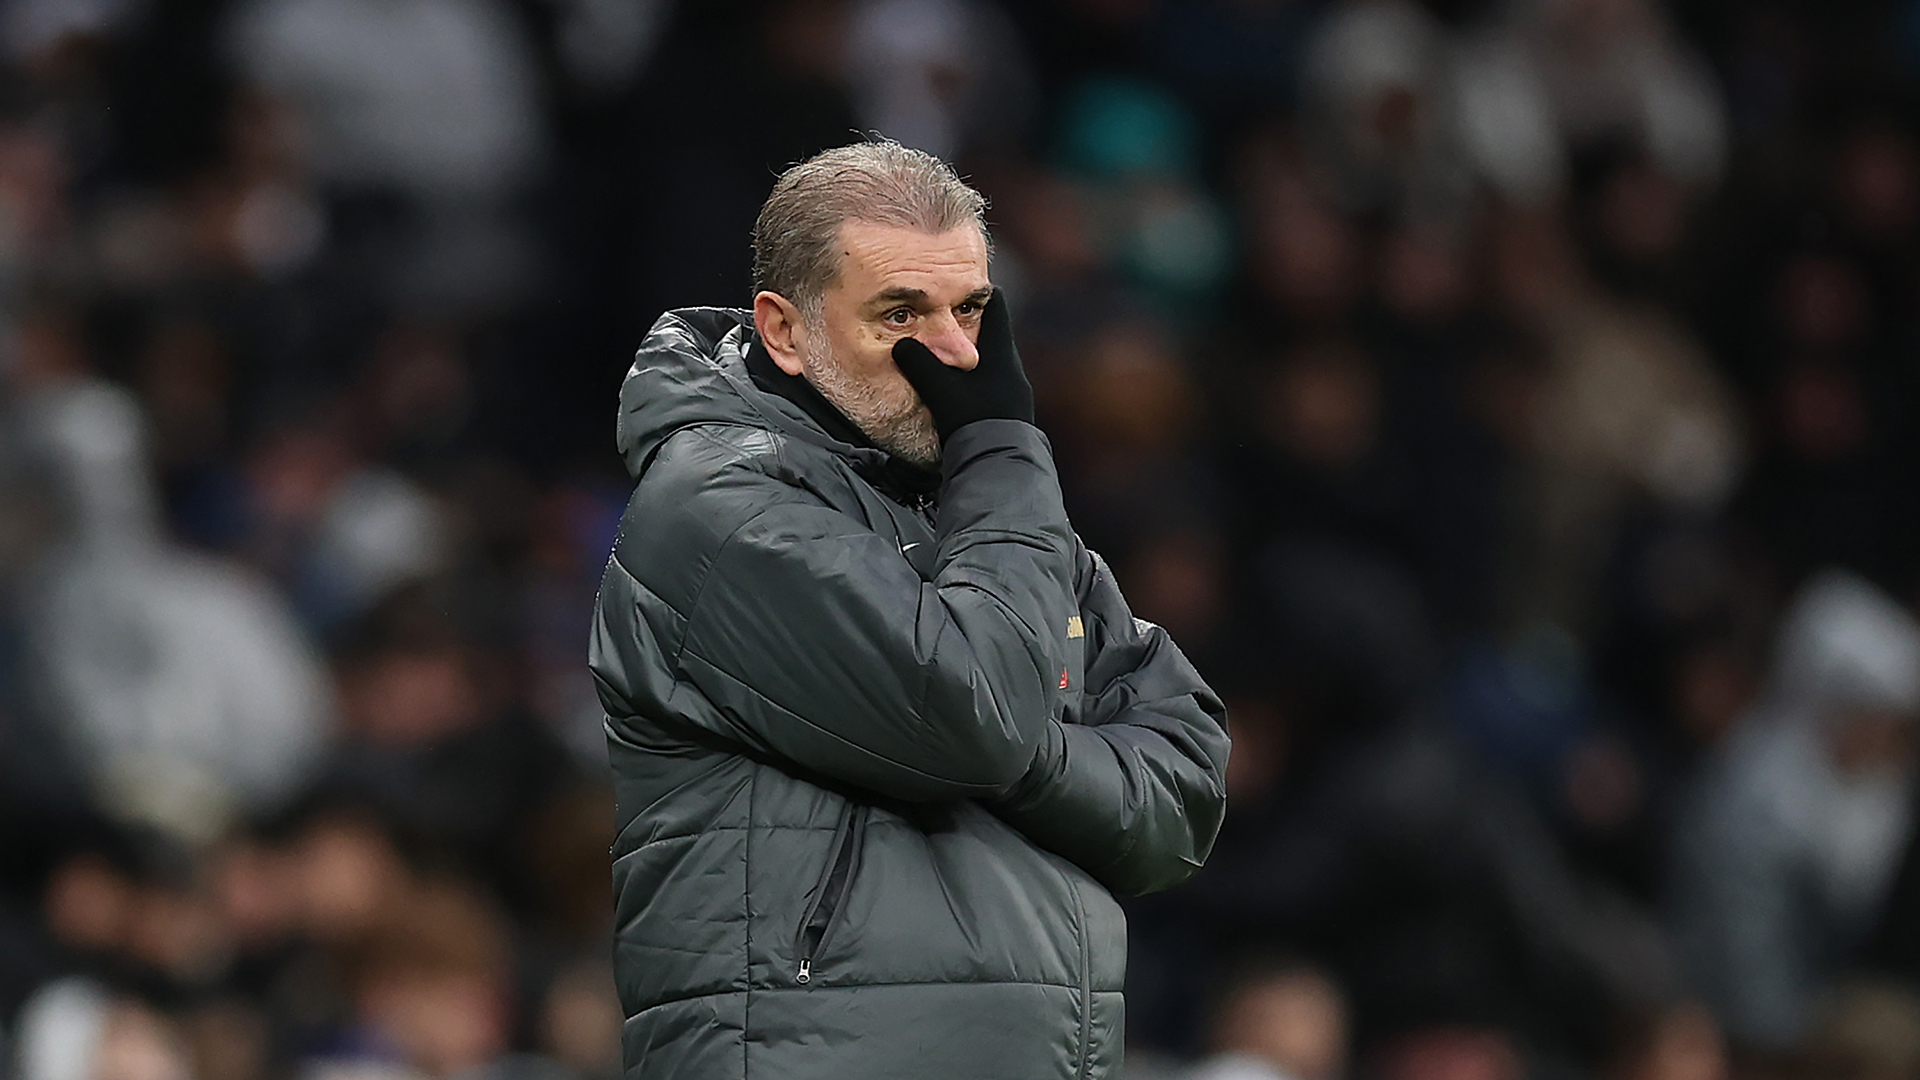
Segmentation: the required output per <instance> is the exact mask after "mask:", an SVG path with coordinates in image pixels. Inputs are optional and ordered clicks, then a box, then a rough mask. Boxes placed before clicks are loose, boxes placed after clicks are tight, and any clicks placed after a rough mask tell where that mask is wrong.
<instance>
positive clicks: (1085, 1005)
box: [1062, 875, 1093, 1080]
mask: <svg viewBox="0 0 1920 1080" xmlns="http://www.w3.org/2000/svg"><path fill="white" fill-rule="evenodd" d="M1062 876H1063V877H1064V876H1065V875H1062ZM1066 881H1067V891H1068V892H1071V893H1072V894H1073V909H1074V915H1075V916H1076V918H1077V920H1078V926H1077V930H1078V933H1077V934H1075V935H1074V936H1076V937H1078V938H1079V939H1080V1067H1079V1068H1078V1069H1076V1070H1075V1071H1074V1076H1075V1077H1076V1078H1077V1080H1087V1070H1088V1069H1090V1068H1091V1067H1092V1066H1093V956H1092V947H1091V946H1090V945H1089V943H1088V941H1087V934H1088V929H1087V904H1086V901H1085V900H1084V899H1082V898H1081V896H1080V886H1079V885H1076V884H1075V883H1074V881H1073V879H1072V878H1067V879H1066Z"/></svg>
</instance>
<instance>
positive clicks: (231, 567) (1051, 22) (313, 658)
mask: <svg viewBox="0 0 1920 1080" xmlns="http://www.w3.org/2000/svg"><path fill="white" fill-rule="evenodd" d="M1916 102H1920V3H1916V2H1915V0H1671V2H1668V3H1660V2H1658V0H1051V2H1039V0H1024V2H1017V3H1016V2H1013V0H1004V2H994V0H764V2H749V0H698V2H695V0H681V2H678V3H676V2H673V0H0V1031H3V1032H4V1033H5V1034H4V1036H0V1042H4V1050H3V1051H0V1060H4V1061H5V1062H7V1065H6V1069H8V1070H10V1071H11V1072H12V1074H13V1075H14V1076H16V1077H17V1078H18V1080H448V1078H453V1077H461V1078H463V1080H482V1078H485V1080H521V1078H523V1077H524V1078H528V1080H608V1078H611V1077H612V1076H614V1075H615V1073H616V1072H617V1071H618V1069H619V1056H618V1044H617V1036H618V1030H619V1022H620V1017H619V1014H618V1011H617V1008H616V1006H615V1005H614V1003H613V1000H612V996H611V984H610V976H609V971H608V952H609V950H608V943H607V942H608V928H609V925H610V921H611V918H612V916H611V910H610V903H609V889H610V886H609V875H608V865H607V855H606V848H607V844H608V842H609V840H610V838H611V837H610V833H611V818H612V803H611V798H610V795H609V791H608V781H607V777H606V775H605V758H604V750H603V747H602V736H601V730H600V725H601V715H600V713H599V710H598V708H597V706H596V703H595V700H594V696H593V691H592V686H591V683H590V681H589V678H588V676H587V673H586V671H585V667H584V656H585V652H584V650H585V641H586V630H587V625H588V617H589V612H590V609H591V605H592V602H593V595H594V590H595V587H596V584H597V580H598V575H599V572H600V569H601V567H602V565H603V562H604V559H605V557H606V553H607V551H608V549H609V546H610V542H611V537H612V530H613V526H614V523H615V521H616V519H617V517H618V515H619V512H620V509H621V507H622V505H623V503H624V500H625V496H626V490H627V481H626V477H625V476H624V474H623V473H622V471H621V468H620V461H619V458H618V457H617V455H616V454H615V452H614V450H613V446H612V436H613V419H614V411H615V400H616V396H615V395H616V388H617V386H618V383H619V380H620V377H621V375H622V374H623V372H624V370H625V367H626V365H627V362H628V358H629V357H630V356H631V353H632V350H633V348H634V346H635V345H636V344H637V343H638V341H639V339H640V337H641V336H642V335H643V333H644V332H645V331H646V329H647V327H648V326H649V325H650V324H651V323H652V321H653V320H654V319H655V318H656V317H657V316H658V315H659V313H660V312H661V311H662V310H663V309H666V308H669V307H675V306H682V305H689V304H722V305H740V304H744V303H745V302H746V301H747V299H748V296H749V293H748V287H749V282H748V276H747V272H748V251H747V241H748V230H749V227H750V225H751V222H752V218H753V215H754V213H755V211H756V210H757V208H758V206H759V203H760V201H761V200H762V199H763V198H764V196H765V194H766V192H767V191H768V190H769V189H770V187H771V185H772V182H773V178H774V176H775V174H776V173H777V172H778V170H779V169H781V168H782V167H783V166H785V165H787V164H790V163H792V162H794V161H797V160H799V159H802V158H804V157H806V156H808V155H809V154H811V153H813V152H815V151H817V150H819V149H822V148H824V147H827V146H832V145H837V144H841V143H844V142H847V141H850V140H851V139H853V138H855V137H856V136H857V133H859V132H865V131H879V132H883V133H885V134H887V135H889V136H892V137H895V138H898V139H900V140H902V141H904V142H907V143H909V144H911V145H914V146H918V147H922V148H924V149H927V150H931V151H934V152H936V153H939V154H941V155H943V156H945V157H947V158H949V159H950V160H953V161H955V162H957V163H958V164H959V165H960V167H961V169H962V170H963V171H964V172H965V173H966V174H967V175H969V176H970V177H972V178H973V180H974V181H975V182H976V183H977V184H978V186H980V187H981V188H982V189H983V190H984V191H985V192H986V193H987V194H988V195H989V197H990V198H991V199H992V201H993V208H992V211H991V221H992V224H993V228H994V233H995V238H996V241H997V245H998V251H997V255H996V265H995V270H994V273H995V277H996V279H997V280H998V281H999V282H1001V283H1002V284H1003V285H1004V286H1006V287H1007V288H1008V290H1009V292H1010V293H1011V294H1012V295H1013V296H1014V297H1015V298H1016V303H1017V305H1018V309H1019V326H1020V335H1021V344H1022V351H1023V353H1024V354H1025V356H1026V357H1027V358H1028V362H1029V366H1030V368H1031V374H1032V377H1033V381H1034V384H1035V387H1036V391H1037V393H1038V395H1039V398H1040V409H1041V413H1042V423H1043V425H1044V426H1045V427H1046V429H1047V431H1048V432H1049V434H1050V435H1051V436H1052V438H1053V441H1054V445H1055V447H1056V450H1057V452H1058V456H1059V459H1060V463H1061V468H1062V474H1063V479H1064V483H1065V485H1066V489H1067V496H1068V503H1069V507H1070V510H1071V512H1072V514H1073V517H1074V520H1075V522H1076V523H1077V525H1078V527H1079V528H1080V529H1081V530H1082V532H1083V534H1084V536H1085V538H1086V540H1087V541H1088V543H1089V544H1090V545H1092V546H1093V547H1095V548H1097V549H1099V550H1101V551H1102V552H1104V553H1105V554H1106V555H1107V556H1108V557H1109V558H1110V559H1111V561H1112V562H1113V564H1114V565H1115V567H1116V568H1117V572H1118V573H1119V575H1120V578H1121V580H1122V583H1123V585H1124V587H1125V589H1126V591H1127V593H1128V595H1129V597H1130V598H1131V600H1132V602H1133V604H1134V606H1135V608H1136V610H1137V612H1138V613H1139V614H1141V615H1142V616H1144V617H1147V618H1150V619H1153V620H1155V621H1157V622H1160V623H1162V624H1164V625H1166V626H1167V627H1168V628H1169V629H1170V630H1171V631H1172V632H1173V634H1174V636H1175V637H1176V638H1177V639H1178V640H1179V641H1180V642H1181V643H1182V645H1183V646H1184V647H1185V648H1186V650H1187V651H1188V652H1189V653H1190V654H1191V655H1192V656H1193V657H1194V658H1195V659H1196V661H1197V662H1198V663H1199V664H1200V666H1201V669H1202V670H1203V671H1204V672H1205V673H1207V674H1208V676H1209V678H1210V679H1211V680H1212V681H1213V682H1214V684H1215V685H1216V686H1217V687H1218V688H1219V689H1220V691H1221V692H1222V694H1223V695H1224V696H1225V697H1226V698H1227V699H1228V701H1229V702H1230V705H1231V715H1232V723H1233V734H1234V742H1235V749H1234V755H1233V761H1232V770H1231V775H1230V776H1229V784H1230V787H1231V802H1230V817H1229V819H1228V821H1227V824H1226V827H1225V831H1224V833H1223V835H1222V836H1221V839H1220V842H1219V846H1218V848H1217V849H1216V851H1215V853H1214V856H1213V859H1212V861H1211V863H1210V864H1209V866H1208V867H1207V869H1206V870H1205V871H1204V873H1202V874H1201V875H1200V877H1199V878H1198V879H1196V880H1195V881H1194V882H1193V883H1192V884H1191V885H1189V886H1187V887H1185V888H1182V889H1180V890H1177V891H1174V892H1171V893H1168V894H1164V895H1160V896H1154V897H1148V898H1145V899H1143V900H1141V901H1138V902H1134V903H1132V904H1130V915H1131V920H1132V964H1131V969H1130V976H1129V978H1130V985H1129V994H1128V1003H1129V1016H1128V1023H1129V1042H1130V1052H1129V1053H1130V1065H1129V1069H1130V1075H1131V1076H1133V1077H1136V1078H1149V1080H1187V1078H1190V1080H1275V1078H1284V1080H1344V1078H1355V1080H1536V1078H1537V1080H1582V1078H1590V1080H1736V1078H1746V1077H1756V1078H1782V1080H1797V1078H1806V1080H1813V1078H1820V1080H1902V1078H1906V1080H1911V1078H1915V1077H1920V845H1917V844H1916V829H1915V821H1914V804H1915V800H1916V798H1917V797H1920V786H1917V785H1916V782H1915V781H1916V773H1915V764H1914V762H1915V758H1914V749H1913V748H1914V745H1915V739H1914V737H1913V733H1914V724H1915V721H1916V718H1920V625H1916V621H1915V618H1914V615H1913V612H1912V608H1913V605H1915V604H1916V602H1920V486H1916V484H1917V482H1920V476H1917V475H1916V473H1920V422H1917V420H1920V418H1916V416H1915V413H1916V410H1920V336H1917V332H1920V320H1916V316H1915V313H1916V311H1917V310H1920V244H1916V241H1917V240H1920V145H1917V144H1916V138H1915V130H1916V129H1915V121H1916V118H1917V114H1916V109H1915V106H1916Z"/></svg>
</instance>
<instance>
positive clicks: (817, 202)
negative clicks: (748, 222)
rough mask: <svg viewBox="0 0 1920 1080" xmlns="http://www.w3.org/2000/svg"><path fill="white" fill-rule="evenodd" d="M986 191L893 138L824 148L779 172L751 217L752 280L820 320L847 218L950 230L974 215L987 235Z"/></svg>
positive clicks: (837, 265)
mask: <svg viewBox="0 0 1920 1080" xmlns="http://www.w3.org/2000/svg"><path fill="white" fill-rule="evenodd" d="M986 209H987V200H986V197H985V196H983V195H981V194H980V193H979V192H977V191H975V190H973V189H972V188H971V187H968V186H967V183H966V181H964V180H962V179H960V174H958V173H956V172H954V171H953V166H951V165H948V164H947V163H946V162H944V161H941V160H940V159H939V158H937V157H934V156H933V155H932V154H929V153H927V152H925V151H923V150H915V149H912V148H911V147H906V146H902V145H900V144H899V143H897V142H894V141H893V140H891V139H880V140H875V141H873V142H860V143H854V144H853V145H851V146H838V147H835V148H833V149H831V150H826V151H822V152H821V153H819V154H815V155H814V156H813V157H811V158H808V159H807V160H806V161H803V162H801V163H800V164H798V165H795V166H793V167H792V168H790V169H788V170H787V171H786V172H783V173H781V174H780V179H779V180H777V181H775V182H774V185H773V194H771V195H768V196H767V201H766V202H765V203H764V204H762V205H761V207H760V216H759V218H758V219H756V220H755V221H754V223H753V287H754V291H755V292H762V291H764V292H772V293H778V294H780V295H781V296H784V297H786V298H787V299H788V300H791V301H793V303H794V305H795V306H796V307H798V308H799V309H800V310H801V312H802V313H803V314H804V315H805V316H806V317H807V318H808V319H809V320H810V321H812V320H817V319H818V318H819V313H820V304H821V301H822V300H823V299H824V298H825V296H826V292H827V290H828V289H829V288H831V287H832V285H833V283H834V282H835V281H836V280H838V278H839V277H840V253H839V248H838V241H839V237H840V226H841V225H842V224H843V223H845V222H848V221H862V222H866V223H868V224H872V225H898V226H902V227H904V228H909V229H919V230H921V231H922V232H927V233H944V232H948V231H950V230H953V229H957V228H959V227H961V226H962V225H966V224H968V223H972V224H973V225H975V226H976V227H978V228H979V229H980V233H981V235H982V236H985V235H986V231H987V225H986Z"/></svg>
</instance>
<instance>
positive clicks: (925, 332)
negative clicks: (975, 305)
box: [914, 311, 980, 371]
mask: <svg viewBox="0 0 1920 1080" xmlns="http://www.w3.org/2000/svg"><path fill="white" fill-rule="evenodd" d="M930 321H931V324H932V325H929V326H927V327H925V328H923V329H922V330H921V332H920V333H918V334H915V335H914V336H915V337H917V338H919V339H920V344H922V345H925V346H926V347H927V348H928V349H931V350H932V351H933V355H935V356H937V357H939V358H940V362H941V363H943V364H945V365H947V366H948V367H950V368H959V369H960V370H961V371H972V370H973V369H974V366H975V365H977V364H979V363H980V350H978V349H976V348H974V344H973V338H971V337H969V336H968V335H967V330H966V328H965V327H963V326H961V325H960V320H958V319H956V318H954V317H953V312H951V311H945V312H941V313H940V314H939V315H938V316H936V317H935V318H934V319H932V320H930Z"/></svg>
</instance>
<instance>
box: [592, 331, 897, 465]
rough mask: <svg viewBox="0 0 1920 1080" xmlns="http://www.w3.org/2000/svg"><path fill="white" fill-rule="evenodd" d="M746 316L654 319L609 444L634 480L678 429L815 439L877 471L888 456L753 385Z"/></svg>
mask: <svg viewBox="0 0 1920 1080" xmlns="http://www.w3.org/2000/svg"><path fill="white" fill-rule="evenodd" d="M753 334H754V330H753V316H752V315H751V313H749V312H747V311H744V310H742V309H739V308H714V307H699V308H680V309H678V310H675V311H669V312H667V313H666V314H665V315H662V316H660V319H659V321H658V322H656V323H654V324H653V329H652V330H650V331H648V332H647V337H646V340H645V341H642V342H641V343H640V350H639V352H638V353H636V354H635V356H634V360H633V367H632V368H630V369H629V370H628V371H627V377H626V381H625V382H623V383H622V384H621V386H620V423H619V427H618V430H617V433H616V441H617V444H618V446H619V448H620V454H621V456H622V457H624V458H625V459H626V462H627V472H628V474H629V475H631V476H632V477H633V478H634V479H636V480H637V479H639V478H640V474H641V473H643V472H645V471H646V468H647V465H648V463H649V462H651V461H652V460H653V455H654V453H655V451H657V450H659V448H660V445H661V444H662V443H664V442H666V440H667V437H668V436H670V435H672V434H673V433H674V432H676V431H679V430H680V429H682V428H688V427H698V426H700V425H702V424H730V425H745V426H747V427H758V428H766V429H768V430H770V431H777V432H781V433H783V434H786V435H791V436H793V437H795V438H799V439H803V440H805V441H807V442H811V443H815V444H817V445H819V446H822V447H825V448H826V449H829V450H831V451H833V452H834V453H837V454H840V455H842V456H844V457H847V458H850V459H852V460H853V462H854V465H855V467H856V468H858V469H859V470H860V471H861V472H862V473H864V474H867V475H871V476H880V475H883V474H884V473H885V471H886V468H887V454H886V453H885V452H884V451H881V450H877V449H874V448H872V447H864V446H854V445H852V444H851V443H847V442H843V441H841V440H839V439H836V438H834V437H833V436H831V435H829V434H827V433H826V432H825V431H824V430H822V429H821V427H820V425H818V424H816V423H815V422H814V421H813V420H812V419H811V418H810V417H808V416H807V414H806V412H805V410H803V409H801V408H800V407H799V406H798V405H795V404H794V403H793V402H791V401H788V400H787V399H785V398H783V397H781V396H780V395H778V394H774V393H769V392H767V391H765V390H762V389H760V388H759V387H758V386H757V385H755V384H754V381H753V378H752V377H751V376H750V375H749V374H748V373H747V366H746V352H747V347H748V346H749V345H750V344H751V343H752V341H753Z"/></svg>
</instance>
